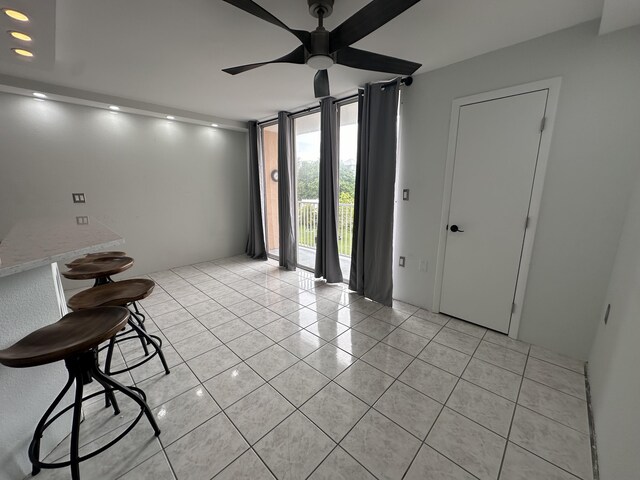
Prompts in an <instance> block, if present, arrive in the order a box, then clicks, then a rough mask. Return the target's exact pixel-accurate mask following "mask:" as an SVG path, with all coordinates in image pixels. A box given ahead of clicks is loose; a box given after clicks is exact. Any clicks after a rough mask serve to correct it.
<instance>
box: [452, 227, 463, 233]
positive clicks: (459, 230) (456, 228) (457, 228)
mask: <svg viewBox="0 0 640 480" xmlns="http://www.w3.org/2000/svg"><path fill="white" fill-rule="evenodd" d="M449 230H451V231H452V232H453V233H456V232H460V233H462V232H464V230H461V229H460V228H459V227H458V225H451V227H450V228H449Z"/></svg>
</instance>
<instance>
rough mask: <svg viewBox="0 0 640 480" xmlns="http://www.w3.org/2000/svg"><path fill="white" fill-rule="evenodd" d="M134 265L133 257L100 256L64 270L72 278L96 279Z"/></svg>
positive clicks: (64, 274)
mask: <svg viewBox="0 0 640 480" xmlns="http://www.w3.org/2000/svg"><path fill="white" fill-rule="evenodd" d="M132 266H133V258H131V257H98V258H94V259H91V260H90V261H85V262H81V263H77V264H72V265H71V267H70V268H69V270H67V271H66V272H62V275H63V276H64V277H65V278H68V279H70V280H94V279H100V278H108V277H110V276H111V275H115V274H116V273H121V272H124V271H125V270H128V269H129V268H131V267H132Z"/></svg>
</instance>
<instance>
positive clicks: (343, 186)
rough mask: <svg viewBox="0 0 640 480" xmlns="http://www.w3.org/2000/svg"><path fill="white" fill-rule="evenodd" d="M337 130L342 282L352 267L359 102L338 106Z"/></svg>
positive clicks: (339, 251) (339, 246) (339, 249)
mask: <svg viewBox="0 0 640 480" xmlns="http://www.w3.org/2000/svg"><path fill="white" fill-rule="evenodd" d="M338 115H339V122H340V133H339V137H338V147H339V148H338V152H339V153H338V156H339V162H340V163H339V182H340V184H339V192H340V194H339V195H340V196H339V199H338V215H337V217H338V218H337V221H338V253H339V254H340V268H341V269H342V276H343V278H344V281H345V282H348V281H349V271H350V269H351V242H352V239H353V214H354V203H355V195H356V159H357V155H358V102H357V101H356V102H351V103H346V104H342V105H340V107H339V109H338Z"/></svg>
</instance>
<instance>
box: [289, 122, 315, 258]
mask: <svg viewBox="0 0 640 480" xmlns="http://www.w3.org/2000/svg"><path fill="white" fill-rule="evenodd" d="M293 129H294V149H295V150H294V151H295V156H296V201H297V205H296V212H297V217H298V218H297V234H298V266H300V267H303V268H306V269H311V270H313V269H315V266H316V237H317V234H318V197H319V189H318V188H319V178H320V113H319V112H318V113H311V114H306V115H303V116H299V117H297V118H295V119H294V121H293Z"/></svg>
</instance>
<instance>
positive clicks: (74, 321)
mask: <svg viewBox="0 0 640 480" xmlns="http://www.w3.org/2000/svg"><path fill="white" fill-rule="evenodd" d="M129 317H130V312H129V310H127V309H126V308H122V307H102V308H96V309H92V310H82V311H79V312H73V313H69V314H67V315H65V316H64V317H62V318H61V319H60V320H59V321H57V322H56V323H54V324H52V325H47V326H46V327H43V328H41V329H38V330H36V331H34V332H31V333H30V334H29V335H27V336H26V337H24V338H22V339H21V340H19V341H17V342H16V343H15V344H13V345H12V346H10V347H9V348H6V349H4V350H0V363H2V364H3V365H6V366H8V367H14V368H25V367H36V366H40V365H45V364H49V363H53V362H57V361H61V360H64V362H65V365H66V367H67V371H68V373H69V378H68V380H67V383H66V384H65V386H64V387H63V388H62V390H61V391H60V393H59V394H58V395H57V396H56V398H55V400H54V401H53V403H52V404H51V405H50V406H49V408H48V409H47V411H46V412H45V413H44V415H43V416H42V418H41V419H40V421H39V422H38V425H37V426H36V429H35V433H34V435H33V439H32V440H31V443H30V444H29V460H30V461H31V464H32V474H33V475H37V474H38V473H39V472H40V470H41V469H42V468H62V467H70V468H71V478H72V480H80V462H82V461H84V460H88V459H89V458H92V457H94V456H96V455H98V454H100V453H102V452H103V451H105V450H106V449H107V448H109V447H111V446H112V445H114V444H116V443H117V442H119V441H120V440H122V439H123V438H124V437H125V436H126V435H127V434H128V433H129V432H130V431H131V430H132V429H133V428H134V427H135V425H136V424H137V423H138V422H139V421H140V419H141V418H142V416H143V415H145V416H146V418H147V420H148V421H149V423H150V424H151V426H152V428H153V430H154V432H155V434H156V436H157V435H160V429H159V428H158V425H157V423H156V421H155V419H154V417H153V414H152V412H151V410H150V408H149V406H148V405H147V403H146V395H145V394H144V392H143V391H142V390H140V389H139V388H137V387H126V386H124V385H122V384H121V383H119V382H118V381H117V380H114V379H113V378H111V377H109V376H108V375H105V374H104V373H103V372H101V371H100V369H99V368H98V353H97V347H98V346H99V345H100V344H101V343H102V342H104V341H105V340H108V339H111V338H113V336H114V335H115V334H116V332H118V331H119V330H121V329H122V328H123V327H124V326H125V325H126V324H127V322H128V321H129ZM93 380H96V381H97V382H98V383H99V384H100V385H101V386H102V387H103V390H100V391H98V392H95V393H91V394H89V395H87V396H83V392H84V385H85V383H90V382H92V381H93ZM74 384H75V397H74V402H73V403H72V404H71V405H68V406H67V407H65V408H62V409H59V410H58V411H57V413H56V414H55V415H54V414H53V412H54V411H55V410H56V408H57V407H58V405H59V404H60V402H61V401H62V399H63V398H64V397H65V395H66V394H67V392H68V391H69V390H70V389H71V387H72V386H73V385H74ZM116 391H117V392H120V393H121V394H123V395H124V396H126V397H128V398H129V399H131V400H133V401H134V402H135V403H136V404H137V405H138V406H139V407H140V412H139V413H138V415H137V417H136V418H135V419H134V420H133V422H131V423H130V424H129V426H127V428H126V429H125V430H124V431H123V432H121V433H120V434H119V435H118V436H116V437H115V438H113V439H112V440H111V441H109V442H108V443H106V444H103V445H102V446H100V447H99V448H97V449H96V450H93V451H92V452H83V455H82V456H81V455H80V423H81V421H82V403H83V402H84V401H85V400H89V399H90V398H93V397H95V396H97V395H102V394H103V393H104V394H105V395H106V396H107V398H108V399H109V403H108V406H112V408H113V411H114V414H115V415H119V414H120V408H119V406H118V402H117V400H116V397H115V395H114V392H116ZM69 410H72V411H73V416H72V421H71V439H70V448H69V460H66V461H61V460H58V461H56V462H53V463H46V462H42V461H41V460H40V441H41V439H42V436H43V434H44V432H45V430H46V429H47V428H48V427H49V426H50V425H51V424H52V423H53V422H55V421H56V420H57V419H59V418H60V417H61V416H62V415H63V414H64V413H66V412H68V411H69Z"/></svg>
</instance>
